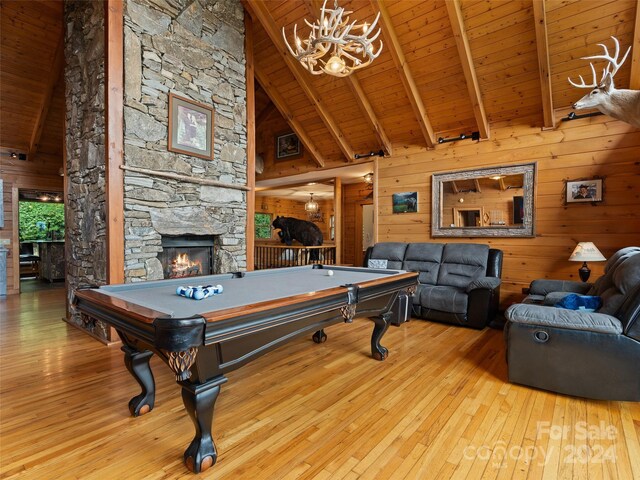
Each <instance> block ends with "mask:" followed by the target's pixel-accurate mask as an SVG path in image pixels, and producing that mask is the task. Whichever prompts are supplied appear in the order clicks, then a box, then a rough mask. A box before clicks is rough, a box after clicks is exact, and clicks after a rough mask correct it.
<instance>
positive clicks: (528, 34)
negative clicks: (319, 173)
mask: <svg viewBox="0 0 640 480" xmlns="http://www.w3.org/2000/svg"><path fill="white" fill-rule="evenodd" d="M332 2H333V0H329V5H330V6H332V5H333V3H332ZM534 2H535V3H534ZM339 4H340V6H343V7H345V9H346V10H351V11H353V13H352V14H351V20H355V19H357V20H358V21H360V22H361V21H364V20H367V21H369V22H371V21H372V20H373V18H374V17H375V14H376V12H377V11H379V10H381V11H382V15H381V18H380V25H382V28H383V35H382V36H381V38H382V39H383V41H384V48H383V51H382V54H381V55H380V57H379V58H378V59H376V60H375V61H374V62H373V63H372V64H371V65H370V66H368V67H366V68H364V69H362V70H359V71H357V72H356V73H355V74H353V75H352V76H351V77H348V78H335V77H332V76H328V75H319V76H316V75H311V74H310V73H308V72H307V71H306V70H304V69H303V68H302V67H301V66H300V65H298V64H297V62H296V61H295V60H294V59H293V57H292V56H291V55H290V54H289V53H288V52H286V51H285V49H284V43H283V41H282V33H281V31H282V28H283V27H284V29H285V32H286V34H287V38H288V39H289V40H290V41H292V40H291V39H292V37H293V27H294V24H297V25H298V29H299V31H300V32H301V36H304V35H307V34H308V31H309V29H308V27H306V25H304V18H307V19H308V20H309V21H314V20H315V19H316V18H317V15H318V13H317V12H319V8H320V6H321V2H319V1H318V0H302V1H291V0H271V1H268V2H263V1H260V0H246V1H244V5H245V8H246V9H247V10H248V11H249V13H250V14H251V16H252V17H253V19H254V22H253V34H254V39H255V52H256V55H255V62H256V66H255V68H256V77H257V79H258V82H259V83H267V85H264V84H263V85H262V87H263V88H264V90H265V91H266V93H267V95H270V96H278V97H279V98H280V99H281V100H283V101H284V102H285V108H286V111H287V112H288V114H292V116H293V118H294V119H295V121H296V123H297V125H296V126H297V128H301V129H303V130H304V132H305V134H306V135H307V137H308V139H309V142H311V143H313V147H314V148H313V150H315V151H319V152H322V160H323V162H325V163H326V164H327V165H329V164H335V163H336V162H348V161H353V157H350V156H349V153H350V152H356V153H366V152H369V151H377V150H379V149H380V148H383V149H385V150H387V151H388V148H386V146H387V145H388V144H389V143H391V144H394V145H407V146H408V145H419V146H423V147H432V146H433V145H435V148H437V139H438V138H439V137H443V138H447V137H457V136H458V135H460V134H462V133H464V134H466V135H469V134H470V133H471V132H474V131H479V132H480V134H481V137H482V138H487V137H488V138H491V137H490V134H491V126H492V125H504V124H505V123H509V124H513V125H515V124H524V125H533V126H539V127H541V128H545V127H546V128H552V127H553V125H554V122H557V121H558V120H559V118H557V117H558V113H556V115H555V117H554V115H553V109H567V108H569V107H570V106H571V104H572V103H573V102H575V101H577V100H578V99H579V98H580V97H582V96H583V95H584V94H585V93H586V91H585V90H579V89H576V88H574V87H572V86H571V85H570V84H569V83H568V82H567V77H568V76H571V77H573V78H577V77H578V75H583V77H585V78H588V79H590V78H591V71H590V68H589V63H588V61H585V60H581V59H580V57H583V56H588V55H594V54H599V53H601V49H600V47H598V46H597V44H598V43H606V44H607V45H613V43H612V41H611V39H610V37H611V36H615V37H617V38H618V40H619V41H620V44H621V45H622V46H623V48H625V49H626V48H627V47H628V46H630V45H634V46H635V47H634V52H633V53H632V57H633V59H632V58H631V57H630V59H629V60H627V62H626V63H625V65H624V66H623V67H622V68H621V69H620V70H619V71H618V73H617V75H616V78H615V83H616V87H617V88H629V86H630V78H631V65H632V63H634V62H635V63H636V64H637V63H639V62H640V32H639V31H638V30H639V29H640V27H636V25H637V24H638V23H640V21H639V20H638V18H639V17H640V12H639V10H640V9H639V6H638V5H639V4H640V2H639V1H638V0H613V1H605V0H603V1H598V2H595V1H591V0H546V1H544V2H543V1H541V0H509V1H497V0H450V1H444V0H430V1H413V0H340V2H339ZM602 66H603V65H602V64H601V63H595V67H596V71H597V72H598V74H600V72H601V68H602ZM636 68H638V67H636ZM635 76H636V74H635V72H634V77H635ZM637 76H640V69H639V70H638V71H637ZM354 81H355V83H356V84H357V87H358V88H357V89H356V88H354V87H353V84H354ZM635 88H639V87H638V86H637V85H636V86H635ZM309 92H311V93H309ZM358 95H361V96H363V97H364V98H360V99H359V98H358ZM363 102H365V103H366V104H368V105H369V106H370V109H371V112H367V111H366V108H363V106H362V104H363ZM285 118H286V116H285ZM372 118H373V120H372ZM376 125H377V126H378V128H376ZM336 129H337V130H338V132H339V135H340V138H337V136H336V133H335V131H336ZM294 130H295V128H294ZM381 132H382V135H381V134H380V133H381ZM386 142H389V143H386Z"/></svg>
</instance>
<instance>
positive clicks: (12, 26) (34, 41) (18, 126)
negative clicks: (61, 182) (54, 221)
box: [0, 0, 65, 172]
mask: <svg viewBox="0 0 640 480" xmlns="http://www.w3.org/2000/svg"><path fill="white" fill-rule="evenodd" d="M0 9H1V10H0V22H1V24H0V28H1V30H0V35H1V40H2V43H1V48H0V148H1V153H2V160H3V162H4V161H5V160H7V158H6V155H7V154H8V153H9V152H16V153H25V154H27V155H28V157H29V158H30V159H32V158H34V157H41V159H45V160H50V161H51V162H52V163H55V165H53V166H52V167H51V168H50V169H45V171H46V170H50V171H51V172H57V171H58V168H59V167H61V166H62V135H63V118H64V105H65V99H64V79H63V76H62V70H63V65H64V52H63V41H62V31H63V24H62V10H63V2H61V1H42V0H38V1H36V0H34V1H3V2H2V4H1V5H0ZM47 163H48V162H47Z"/></svg>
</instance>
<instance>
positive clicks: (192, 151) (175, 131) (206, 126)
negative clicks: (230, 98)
mask: <svg viewBox="0 0 640 480" xmlns="http://www.w3.org/2000/svg"><path fill="white" fill-rule="evenodd" d="M167 149H168V150H169V151H171V152H176V153H183V154H185V155H191V156H194V157H199V158H204V159H207V160H213V108H212V107H210V106H208V105H204V104H202V103H198V102H194V101H193V100H189V99H187V98H183V97H179V96H178V95H174V94H173V93H170V94H169V141H168V146H167Z"/></svg>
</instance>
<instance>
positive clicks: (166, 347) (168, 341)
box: [74, 265, 417, 473]
mask: <svg viewBox="0 0 640 480" xmlns="http://www.w3.org/2000/svg"><path fill="white" fill-rule="evenodd" d="M329 270H331V272H332V273H333V274H331V273H330V272H329ZM416 284H417V273H414V272H404V271H400V270H378V269H368V268H354V267H340V266H322V265H308V266H302V267H292V268H280V269H273V270H258V271H254V272H237V273H230V274H221V275H211V276H203V277H190V278H178V279H169V280H158V281H148V282H140V283H128V284H121V285H106V286H101V287H95V288H87V289H79V290H77V291H76V293H75V296H74V305H75V307H76V308H77V309H78V310H79V311H80V312H81V314H82V315H87V316H89V317H92V318H96V319H100V320H103V321H104V322H106V323H108V324H109V325H112V326H113V327H114V328H115V329H116V330H117V332H118V334H119V336H120V338H121V339H122V343H123V346H122V350H123V351H124V354H125V358H124V360H125V365H126V367H127V369H128V370H129V372H130V373H131V375H132V376H133V377H134V378H135V380H136V381H137V382H138V384H139V385H140V387H141V389H142V391H141V393H140V394H139V395H137V396H135V397H133V398H132V399H131V400H130V402H129V410H130V411H131V414H132V415H134V416H139V415H143V414H145V413H147V412H149V411H150V410H151V409H152V408H153V405H154V399H155V385H154V379H153V374H152V372H151V368H150V366H149V360H150V358H151V356H152V355H153V354H154V353H155V354H157V355H158V356H160V357H161V358H162V359H163V360H164V361H165V362H166V363H167V364H168V365H169V367H170V368H171V370H173V372H174V373H175V375H176V380H177V382H178V384H179V385H180V386H181V387H182V399H183V402H184V405H185V409H186V410H187V413H188V414H189V416H190V417H191V420H192V421H193V424H194V426H195V430H196V435H195V438H194V439H193V441H192V442H191V444H190V445H189V447H188V448H187V450H186V451H185V453H184V462H185V464H186V466H187V468H188V469H189V470H191V471H193V472H196V473H198V472H201V471H204V470H206V469H207V468H209V467H211V466H212V465H213V464H214V463H215V461H216V457H217V453H216V448H215V446H214V443H213V439H212V436H211V427H212V422H213V409H214V406H215V401H216V398H217V397H218V393H219V392H220V386H221V385H222V384H223V383H225V382H226V381H227V378H226V377H225V373H227V372H229V371H232V370H234V369H236V368H239V367H241V366H242V365H244V364H246V363H247V362H250V361H251V360H253V359H255V358H257V357H259V356H260V355H263V354H265V353H267V352H268V351H270V350H273V349H274V348H276V347H278V346H280V345H282V344H284V343H286V342H288V341H289V340H291V339H293V338H295V337H297V336H299V335H303V334H305V333H311V332H315V333H313V340H314V341H315V342H316V343H320V342H323V341H325V340H326V338H327V337H326V334H325V333H324V330H323V329H324V328H325V327H327V326H329V325H332V324H335V323H338V322H343V321H345V322H351V321H352V320H353V318H354V317H369V318H371V319H372V320H373V322H374V327H373V333H372V336H371V352H372V356H373V357H374V358H375V359H377V360H384V359H385V358H386V357H387V353H388V351H387V349H386V348H385V347H383V346H382V345H380V339H381V338H382V336H383V335H384V333H385V332H386V330H387V328H388V327H389V323H390V321H389V320H390V317H391V315H392V309H393V305H394V302H395V300H396V297H397V296H398V295H399V294H400V293H401V292H402V293H404V292H407V293H412V292H413V291H415V287H416ZM187 285H194V286H195V285H222V287H223V292H222V293H221V294H219V295H213V296H210V297H207V298H204V299H202V300H194V299H191V298H185V297H182V296H179V295H178V294H177V293H176V289H177V287H178V286H187Z"/></svg>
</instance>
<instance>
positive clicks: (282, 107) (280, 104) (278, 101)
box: [254, 63, 325, 168]
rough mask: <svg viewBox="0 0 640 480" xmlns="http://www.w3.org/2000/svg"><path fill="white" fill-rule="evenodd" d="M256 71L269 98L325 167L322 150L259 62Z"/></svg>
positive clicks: (317, 160) (315, 158)
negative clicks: (305, 129) (295, 115)
mask: <svg viewBox="0 0 640 480" xmlns="http://www.w3.org/2000/svg"><path fill="white" fill-rule="evenodd" d="M254 71H255V76H256V79H257V80H258V82H259V83H260V86H261V87H262V88H263V89H264V91H265V92H267V95H269V98H270V99H271V101H272V102H273V104H274V105H275V106H276V108H277V109H278V111H279V112H280V114H281V115H282V116H283V117H284V119H285V120H286V121H287V123H288V124H289V126H290V127H291V129H292V130H293V131H294V132H295V134H296V135H297V136H298V138H299V139H300V141H301V142H302V144H303V145H304V146H305V148H306V149H307V151H308V152H309V153H310V154H311V158H313V160H314V161H315V162H316V163H317V164H318V166H319V167H321V168H322V167H324V166H325V160H324V158H323V157H322V154H321V153H320V150H318V148H317V147H316V146H315V144H314V143H313V141H312V140H311V138H309V136H308V135H307V133H306V132H305V131H304V129H303V128H302V125H300V123H299V122H298V121H297V120H296V119H295V118H294V116H293V113H292V112H291V110H290V109H289V107H288V106H287V103H286V102H285V100H284V98H283V97H282V95H280V94H279V93H278V91H277V90H276V88H275V87H274V86H273V84H272V83H271V81H270V80H269V77H268V76H267V75H266V74H265V73H264V72H263V71H262V70H261V69H260V67H259V66H258V64H257V63H255V64H254Z"/></svg>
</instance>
